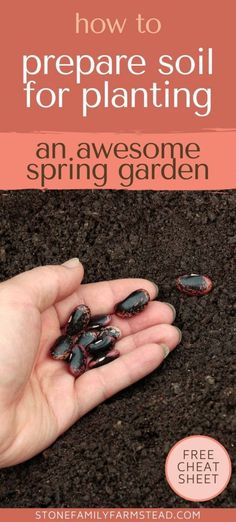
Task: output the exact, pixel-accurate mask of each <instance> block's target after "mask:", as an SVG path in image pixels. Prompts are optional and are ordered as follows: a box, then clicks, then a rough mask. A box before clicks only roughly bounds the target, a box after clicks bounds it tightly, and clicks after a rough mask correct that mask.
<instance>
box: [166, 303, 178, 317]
mask: <svg viewBox="0 0 236 522" xmlns="http://www.w3.org/2000/svg"><path fill="white" fill-rule="evenodd" d="M165 304H166V305H167V306H169V308H171V310H172V312H173V315H174V319H173V321H174V320H175V318H176V309H175V307H174V306H173V305H172V304H170V303H165Z"/></svg>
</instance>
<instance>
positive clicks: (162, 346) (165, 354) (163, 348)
mask: <svg viewBox="0 0 236 522" xmlns="http://www.w3.org/2000/svg"><path fill="white" fill-rule="evenodd" d="M159 346H160V347H161V348H162V350H163V355H164V359H165V358H166V357H167V355H169V353H170V348H169V346H166V344H159Z"/></svg>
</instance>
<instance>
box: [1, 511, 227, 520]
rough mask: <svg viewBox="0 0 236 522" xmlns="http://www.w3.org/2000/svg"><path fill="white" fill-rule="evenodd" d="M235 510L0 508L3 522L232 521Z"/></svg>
mask: <svg viewBox="0 0 236 522" xmlns="http://www.w3.org/2000/svg"><path fill="white" fill-rule="evenodd" d="M235 512H236V510H235V509H214V508H213V509H191V508H190V509H178V508H177V509H164V508H163V509H162V508H158V509H151V508H150V509H136V508H127V509H119V508H118V509H117V508H116V509H90V508H87V509H53V508H47V509H15V508H14V509H0V520H1V521H2V522H32V521H35V520H80V521H83V520H93V521H96V520H97V521H110V520H120V521H122V520H126V521H127V520H137V521H139V520H140V521H142V522H147V521H152V520H195V521H197V520H200V521H201V522H222V520H223V521H224V522H233V521H234V520H235V514H236V513H235Z"/></svg>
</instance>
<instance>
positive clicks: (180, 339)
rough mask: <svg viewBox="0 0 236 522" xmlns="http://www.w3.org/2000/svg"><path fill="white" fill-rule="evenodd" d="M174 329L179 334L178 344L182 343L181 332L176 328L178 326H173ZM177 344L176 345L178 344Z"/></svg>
mask: <svg viewBox="0 0 236 522" xmlns="http://www.w3.org/2000/svg"><path fill="white" fill-rule="evenodd" d="M174 328H175V329H176V330H177V332H178V334H179V343H181V341H182V332H181V330H180V329H179V328H178V326H174ZM179 343H178V344H179Z"/></svg>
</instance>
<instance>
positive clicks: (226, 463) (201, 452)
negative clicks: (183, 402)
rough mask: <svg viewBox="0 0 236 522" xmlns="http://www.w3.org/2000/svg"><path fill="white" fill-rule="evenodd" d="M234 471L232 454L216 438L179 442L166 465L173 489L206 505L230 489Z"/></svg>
mask: <svg viewBox="0 0 236 522" xmlns="http://www.w3.org/2000/svg"><path fill="white" fill-rule="evenodd" d="M231 472H232V465H231V460H230V457H229V454H228V452H227V451H226V449H225V448H224V446H222V444H220V442H218V441H217V440H216V439H213V438H212V437H207V436H205V435H192V436H190V437H186V438H184V439H181V440H180V441H179V442H177V443H176V444H175V445H174V446H173V447H172V448H171V450H170V452H169V454H168V456H167V459H166V465H165V473H166V479H167V482H168V484H169V486H170V487H171V488H172V489H173V491H174V492H175V493H176V494H177V495H179V496H180V497H182V498H184V499H186V500H191V501H192V502H199V501H201V502H204V501H206V500H210V499H212V498H215V497H217V496H218V495H220V493H222V491H224V489H225V488H226V486H227V484H228V482H229V480H230V477H231Z"/></svg>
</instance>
